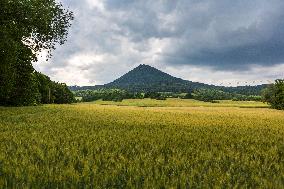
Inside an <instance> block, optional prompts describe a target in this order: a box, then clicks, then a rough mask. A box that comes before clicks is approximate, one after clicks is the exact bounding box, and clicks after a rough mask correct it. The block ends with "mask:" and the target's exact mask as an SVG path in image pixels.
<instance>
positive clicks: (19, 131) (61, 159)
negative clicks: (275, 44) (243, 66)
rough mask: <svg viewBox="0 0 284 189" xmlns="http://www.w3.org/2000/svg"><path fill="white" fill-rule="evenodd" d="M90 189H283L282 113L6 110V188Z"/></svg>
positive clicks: (1, 132) (0, 182) (88, 107)
mask: <svg viewBox="0 0 284 189" xmlns="http://www.w3.org/2000/svg"><path fill="white" fill-rule="evenodd" d="M135 102H136V103H138V101H135ZM144 102H145V101H143V103H144ZM173 102H175V101H174V100H173ZM161 103H163V102H162V101H161ZM188 103H189V102H188ZM193 103H198V102H193ZM222 103H223V102H222ZM226 103H227V102H224V104H226ZM173 104H174V103H173ZM204 104H206V103H204ZM209 104H210V106H211V103H209ZM214 105H215V104H214ZM194 106H195V105H194ZM86 186H88V187H89V188H92V187H94V188H125V187H129V188H160V187H163V186H165V187H166V188H177V187H180V188H186V187H191V188H216V187H217V188H219V187H223V188H232V187H237V188H283V187H284V112H283V111H276V110H272V109H268V108H236V107H205V106H203V107H135V106H113V105H108V106H102V105H98V104H94V103H89V104H87V103H82V104H75V105H46V106H39V107H22V108H3V107H2V108H1V107H0V188H5V187H8V188H25V187H26V188H56V187H58V188H83V187H86Z"/></svg>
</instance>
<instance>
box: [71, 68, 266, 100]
mask: <svg viewBox="0 0 284 189" xmlns="http://www.w3.org/2000/svg"><path fill="white" fill-rule="evenodd" d="M265 87H266V85H259V86H241V87H219V86H214V85H208V84H204V83H198V82H192V81H187V80H183V79H181V78H177V77H173V76H171V75H169V74H167V73H165V72H162V71H160V70H158V69H156V68H154V67H151V66H149V65H144V64H142V65H139V66H138V67H136V68H134V69H133V70H131V71H129V72H128V73H126V74H124V75H123V76H121V77H120V78H118V79H116V80H114V81H113V82H111V83H108V84H105V85H101V86H84V87H78V86H72V87H70V89H71V90H74V91H75V90H86V89H91V90H94V89H99V88H118V89H125V90H128V91H131V92H189V91H192V90H195V89H201V88H206V89H219V90H223V91H226V92H234V93H239V94H246V95H247V94H249V95H256V94H260V91H261V90H262V89H263V88H265Z"/></svg>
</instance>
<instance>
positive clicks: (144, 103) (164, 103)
mask: <svg viewBox="0 0 284 189" xmlns="http://www.w3.org/2000/svg"><path fill="white" fill-rule="evenodd" d="M93 103H95V104H100V105H117V106H139V107H199V106H204V107H247V108H267V107H268V105H267V104H266V103H263V102H255V101H231V100H220V101H217V103H208V102H202V101H198V100H193V99H177V98H168V99H167V100H155V99H125V100H123V101H122V102H113V101H102V100H98V101H94V102H93Z"/></svg>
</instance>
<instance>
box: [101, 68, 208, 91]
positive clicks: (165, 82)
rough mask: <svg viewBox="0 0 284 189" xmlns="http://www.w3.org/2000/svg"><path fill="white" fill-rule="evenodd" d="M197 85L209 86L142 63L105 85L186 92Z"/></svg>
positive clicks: (109, 86)
mask: <svg viewBox="0 0 284 189" xmlns="http://www.w3.org/2000/svg"><path fill="white" fill-rule="evenodd" d="M196 85H198V86H199V85H202V86H207V85H205V84H201V83H194V82H191V81H186V80H183V79H180V78H177V77H173V76H171V75H169V74H167V73H165V72H162V71H160V70H158V69H156V68H154V67H152V66H149V65H145V64H141V65H139V66H138V67H136V68H134V69H133V70H131V71H129V72H128V73H126V74H124V75H123V76H121V77H120V78H118V79H116V80H114V81H113V82H111V83H108V84H106V85H104V86H105V87H107V88H122V89H127V90H129V91H159V92H165V91H170V92H186V91H189V90H190V89H191V88H195V87H196ZM202 86H200V87H202Z"/></svg>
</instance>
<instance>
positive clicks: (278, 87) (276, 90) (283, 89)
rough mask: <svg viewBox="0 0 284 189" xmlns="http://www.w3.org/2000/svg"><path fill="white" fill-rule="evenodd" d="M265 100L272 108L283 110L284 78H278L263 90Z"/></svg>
mask: <svg viewBox="0 0 284 189" xmlns="http://www.w3.org/2000/svg"><path fill="white" fill-rule="evenodd" d="M262 98H263V101H264V102H267V103H269V104H270V105H271V107H272V108H274V109H278V110H283V109H284V80H281V79H278V80H276V81H275V84H271V85H269V86H268V87H267V88H266V89H264V90H263V92H262Z"/></svg>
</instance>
